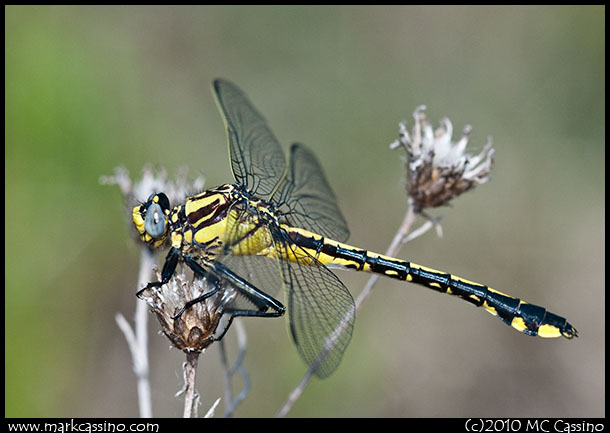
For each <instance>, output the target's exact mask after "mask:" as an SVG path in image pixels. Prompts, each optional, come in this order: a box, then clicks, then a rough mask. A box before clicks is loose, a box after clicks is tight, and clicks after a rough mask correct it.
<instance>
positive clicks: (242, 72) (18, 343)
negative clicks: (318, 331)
mask: <svg viewBox="0 0 610 433" xmlns="http://www.w3.org/2000/svg"><path fill="white" fill-rule="evenodd" d="M604 13H605V9H604V7H602V6H589V7H567V6H566V7H440V6H437V7H413V6H404V7H399V6H392V7H320V6H310V7H277V6H271V7H243V6H239V7H238V6H229V7H209V6H202V7H160V6H159V7H90V6H87V7H40V6H27V7H22V6H8V7H5V24H6V30H5V36H6V41H5V49H6V54H5V72H6V79H5V91H6V97H5V109H6V114H5V120H6V130H5V140H6V150H5V168H6V174H5V180H6V187H5V205H6V210H5V216H6V223H5V234H6V241H5V242H6V243H5V251H6V259H5V264H6V276H5V281H6V292H5V301H6V303H5V337H6V342H5V351H6V352H5V379H6V385H5V399H6V400H5V401H6V402H5V414H6V416H9V417H13V416H46V417H55V416H60V417H87V416H104V417H106V416H110V417H112V416H137V413H138V412H137V400H136V381H135V377H134V374H133V372H132V361H131V358H130V354H129V350H128V348H127V345H126V343H125V340H124V338H123V335H122V334H121V332H120V331H119V329H118V328H117V326H116V324H115V321H114V316H115V314H116V313H117V312H121V313H123V314H124V315H125V316H126V317H128V318H131V317H132V314H133V311H134V305H135V303H136V298H135V296H134V294H135V292H136V290H137V287H136V278H137V266H138V247H137V246H136V245H135V243H134V242H133V240H132V239H131V238H130V237H129V233H130V232H129V227H128V226H127V222H128V215H126V214H125V212H124V208H123V205H122V198H121V195H120V193H119V189H118V188H117V187H109V186H101V185H100V184H99V183H98V178H99V177H100V176H101V175H105V174H111V173H112V171H113V169H114V167H116V166H118V165H124V166H125V167H127V168H128V169H129V170H130V172H131V174H132V176H133V177H138V176H139V173H140V170H141V168H142V167H143V165H144V164H145V163H149V162H150V163H154V164H162V165H164V166H165V167H167V169H168V171H169V172H170V174H172V175H173V174H174V173H175V172H176V170H177V169H178V167H180V166H184V165H187V166H188V167H189V168H190V170H191V172H195V173H203V174H204V175H205V176H206V179H207V180H206V185H207V186H214V185H217V184H220V183H225V182H228V181H231V180H232V178H231V174H230V170H229V164H228V160H227V151H226V144H225V137H224V132H223V126H222V122H221V120H220V117H219V115H218V113H217V111H216V108H215V105H214V102H213V98H212V95H211V93H210V90H209V86H210V83H211V80H212V79H213V78H215V77H224V78H227V79H230V80H232V81H234V82H235V83H237V84H238V85H239V86H240V87H242V88H243V89H244V90H245V92H246V93H247V94H248V95H249V97H250V98H251V100H252V101H254V103H255V104H256V106H257V107H258V108H259V109H260V110H261V111H262V112H263V113H264V115H265V116H266V118H267V119H268V120H269V123H270V124H271V126H272V128H273V129H274V131H275V132H276V135H277V136H278V138H279V139H280V140H281V141H282V143H284V145H285V146H286V148H287V147H288V145H289V144H290V143H291V142H293V141H301V142H304V143H306V144H308V145H309V146H310V147H312V148H313V149H314V150H315V152H316V153H317V155H318V156H319V157H320V159H321V160H322V162H323V166H324V168H325V169H326V171H327V174H328V178H329V181H330V183H331V185H332V186H333V187H334V189H335V192H336V193H337V196H338V197H339V200H340V205H341V208H342V209H343V210H344V213H345V215H346V218H347V220H348V222H349V225H350V228H351V231H352V236H351V238H350V243H352V244H354V245H358V246H362V247H365V248H367V249H370V250H373V251H379V252H383V251H384V250H385V249H386V247H387V245H388V244H389V242H390V240H391V239H392V237H393V235H394V232H395V230H396V229H397V228H398V225H399V224H400V222H401V220H402V217H403V214H404V211H405V208H406V199H405V195H404V190H403V182H404V175H405V174H404V168H403V163H402V161H401V157H402V156H403V155H402V153H401V152H392V151H390V150H389V148H388V144H389V143H390V142H392V141H393V140H395V139H396V137H397V133H398V122H399V121H401V120H404V119H407V120H408V121H409V125H412V118H411V113H412V112H413V110H414V109H415V107H416V106H417V105H419V104H426V105H427V106H428V111H427V114H428V117H429V119H430V120H431V121H432V122H433V124H434V125H435V126H436V125H438V121H439V119H440V118H441V117H443V116H449V117H450V118H451V120H452V121H453V124H454V130H455V131H456V134H459V133H460V132H461V130H462V128H463V126H464V125H465V124H472V125H473V135H472V138H471V144H470V146H471V147H472V148H473V150H475V151H476V150H478V149H480V147H481V146H482V145H483V144H484V143H485V141H486V138H487V136H488V135H492V136H493V138H494V142H495V147H496V167H495V169H494V171H493V179H492V181H491V182H490V183H488V184H486V185H483V186H480V187H479V188H477V190H475V191H474V192H471V193H468V194H466V195H465V196H463V197H461V198H460V199H458V200H457V201H456V202H454V206H453V207H452V208H443V209H438V210H435V211H434V212H432V213H433V214H434V215H442V216H443V220H442V224H443V228H444V237H443V238H442V239H439V238H437V237H436V236H435V235H434V234H433V233H428V234H427V235H426V236H424V237H422V238H419V239H417V240H416V241H415V242H413V243H411V244H409V245H408V246H407V247H405V248H403V249H402V251H401V252H400V254H399V255H400V257H402V258H405V259H409V260H412V261H414V262H416V263H421V264H425V265H428V266H431V267H436V268H439V269H444V270H447V271H450V272H453V273H455V274H457V275H460V276H463V277H466V278H469V279H472V280H475V281H480V282H482V283H487V284H489V285H491V286H492V287H494V288H496V289H498V290H501V291H505V292H507V293H510V294H512V295H514V296H517V297H521V298H524V299H526V300H528V301H530V302H533V303H536V304H539V305H543V306H546V307H548V308H549V309H550V310H551V311H553V312H556V313H558V314H561V315H564V316H566V317H567V318H568V319H569V320H570V322H571V323H572V324H574V326H576V328H577V329H578V330H579V332H580V338H578V339H576V340H574V341H565V340H561V341H560V340H542V339H537V338H530V337H527V336H524V335H521V334H519V333H517V332H515V331H514V330H511V329H510V328H509V327H507V326H505V325H503V324H502V323H500V322H499V321H498V320H497V319H494V318H492V317H491V316H489V315H488V314H486V313H485V312H483V311H480V310H476V309H474V308H473V307H472V306H469V305H467V304H466V303H464V302H462V301H458V300H456V299H454V298H452V297H450V296H440V295H438V294H435V293H434V292H432V291H429V290H426V289H423V288H420V287H418V286H414V285H406V284H400V283H398V282H394V281H391V280H387V279H384V280H382V281H380V282H379V283H378V284H377V286H376V288H375V292H374V293H373V295H372V296H371V297H370V298H369V299H368V300H367V301H366V303H365V304H364V307H363V309H362V310H361V311H360V312H359V314H358V317H357V322H356V328H355V333H354V337H353V340H352V342H351V345H350V347H349V348H348V350H347V352H346V354H345V357H344V360H343V362H342V365H341V366H340V368H339V369H338V371H337V372H336V373H335V374H334V375H333V376H331V377H330V378H329V379H326V380H324V381H320V380H314V381H313V382H312V383H311V384H310V386H309V387H308V388H307V389H306V391H305V393H304V395H303V396H302V397H301V399H300V400H299V401H298V402H297V403H296V404H295V406H294V408H293V411H292V412H291V413H290V415H291V416H383V417H385V416H392V417H420V416H426V417H438V416H443V417H447V416H452V417H453V416H457V417H475V416H476V417H479V416H485V417H487V416H489V417H515V416H521V417H601V416H604V415H605V409H604V407H605V385H604V384H605V308H604V301H605V295H604V289H605V284H604V281H605V270H604V258H605V242H604V235H605V223H604V217H605V201H604V192H605V190H604V177H605V166H604V162H603V161H604V157H605V146H604V136H605V127H604V119H605V105H604V102H605V101H604V94H605V78H604V74H605V67H604V55H605V54H604V49H605V45H604V33H605V19H604ZM340 277H341V278H342V279H343V281H344V282H345V283H346V285H347V286H348V287H349V288H350V289H351V290H352V291H353V293H354V295H357V294H358V293H359V291H360V290H361V288H362V286H363V285H364V283H365V281H366V279H367V276H366V275H360V274H355V273H354V274H351V273H346V272H343V273H341V274H340ZM244 323H245V325H246V328H247V333H248V353H247V357H246V361H245V362H246V368H247V370H248V372H249V375H250V378H251V381H252V389H251V391H250V394H249V395H248V397H247V398H246V400H245V401H244V402H243V403H242V404H241V405H240V406H239V407H238V409H237V411H236V414H235V415H236V416H240V417H241V416H243V417H247V416H256V417H258V416H273V415H274V414H275V413H276V411H277V410H278V409H279V407H280V406H281V404H282V403H283V402H284V400H285V399H286V397H287V396H288V393H289V392H290V391H291V390H292V388H293V387H294V386H295V385H296V384H297V382H298V381H299V380H300V378H301V376H302V374H303V372H304V370H305V367H304V365H303V363H302V362H301V360H300V358H299V357H298V354H297V351H296V349H295V348H294V347H293V346H292V343H291V341H290V339H289V337H288V335H287V334H286V331H285V319H275V320H256V319H249V320H248V319H246V320H244ZM158 329H159V327H158V324H157V323H156V322H155V321H154V319H152V317H151V321H150V332H151V336H150V339H151V341H150V358H151V374H152V394H153V414H154V415H155V416H180V415H181V413H182V409H181V406H182V400H181V399H178V398H175V397H174V396H173V394H174V392H175V391H177V390H178V389H179V388H180V387H181V385H182V372H181V363H182V362H183V360H184V356H183V354H182V353H181V352H179V351H177V350H175V349H172V350H168V341H167V340H166V339H165V338H164V337H162V336H159V335H157V331H158ZM227 343H228V346H229V347H230V348H233V347H234V343H235V336H234V335H233V334H232V333H231V334H229V335H228V336H227ZM231 354H232V355H234V351H233V350H232V351H231ZM240 387H241V382H240V381H239V380H237V381H236V383H235V387H234V390H235V392H236V393H237V392H239V389H240ZM198 389H199V392H200V393H201V402H202V409H201V412H202V413H203V412H205V410H206V409H207V408H208V407H209V406H210V405H211V404H212V402H213V401H214V400H216V398H217V397H221V396H223V385H222V375H221V371H220V367H219V354H218V348H217V347H215V346H212V347H210V348H209V349H208V351H207V352H206V353H205V354H204V355H202V356H201V360H200V366H199V372H198ZM221 412H222V403H221V409H219V413H221Z"/></svg>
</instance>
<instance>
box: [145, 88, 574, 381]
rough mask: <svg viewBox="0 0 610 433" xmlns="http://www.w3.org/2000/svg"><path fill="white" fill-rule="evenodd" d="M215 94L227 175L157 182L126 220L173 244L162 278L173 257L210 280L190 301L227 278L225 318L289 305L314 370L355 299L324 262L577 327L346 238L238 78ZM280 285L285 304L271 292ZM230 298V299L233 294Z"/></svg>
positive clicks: (314, 168)
mask: <svg viewBox="0 0 610 433" xmlns="http://www.w3.org/2000/svg"><path fill="white" fill-rule="evenodd" d="M213 92H214V95H215V97H216V101H217V104H218V107H219V109H220V112H221V114H222V117H223V119H224V123H225V127H226V133H227V137H228V143H229V155H230V160H231V168H232V171H233V176H234V178H235V183H234V184H227V185H222V186H219V187H216V188H212V189H209V190H207V191H204V192H202V193H200V194H197V195H194V196H192V197H188V198H187V199H186V201H185V203H183V204H179V205H177V206H174V207H171V206H170V203H169V200H168V198H167V196H166V195H165V194H164V193H162V192H157V193H154V194H152V195H151V196H150V197H149V199H148V200H147V201H146V202H145V203H143V204H140V205H137V206H135V207H134V209H133V222H134V223H135V226H136V228H137V230H138V232H139V234H140V237H141V239H142V241H143V242H145V243H146V244H148V245H149V246H150V247H152V248H157V247H161V246H163V245H166V244H169V245H170V249H169V253H168V254H167V257H166V259H165V264H164V266H163V269H162V272H161V277H162V278H161V281H156V282H151V283H149V284H148V285H147V286H146V287H145V288H144V289H142V290H141V291H140V292H139V293H141V292H142V291H144V290H146V289H149V288H151V287H159V286H161V285H163V284H165V283H167V282H168V281H169V280H170V279H171V277H172V275H173V274H174V271H175V269H176V266H177V264H178V263H179V262H183V263H185V264H186V265H187V266H188V267H189V268H190V269H192V270H193V272H194V273H195V275H197V276H199V277H205V278H206V279H208V281H212V282H213V283H214V284H213V286H212V288H211V289H210V291H209V292H207V293H205V294H204V295H203V296H200V297H199V298H196V299H193V300H192V301H190V302H188V303H187V304H186V305H185V306H184V307H183V308H182V310H180V311H176V316H175V317H176V318H177V317H179V316H180V315H181V314H182V313H183V312H184V311H185V310H186V309H187V308H190V307H191V306H192V305H194V304H196V303H198V302H201V301H203V300H204V299H206V298H208V297H210V296H212V295H214V294H216V293H218V292H219V291H220V290H224V289H225V288H226V287H231V288H232V290H234V291H235V292H237V293H238V294H239V295H241V296H238V297H237V298H235V299H236V300H231V301H230V303H228V304H227V305H226V306H224V310H223V311H224V314H228V315H229V320H228V325H227V326H226V327H225V329H224V330H223V331H222V333H221V335H219V336H215V337H214V338H215V339H216V340H219V339H221V338H222V336H223V335H224V333H225V332H226V330H227V329H228V327H229V325H230V323H231V320H232V319H233V318H234V317H238V316H255V317H278V316H282V315H283V314H284V313H287V314H288V318H289V329H290V333H291V335H292V338H293V340H294V343H295V345H296V347H297V348H298V351H299V353H300V355H301V356H302V358H303V359H304V360H305V362H307V363H308V364H309V365H310V366H311V367H313V368H314V369H315V372H316V374H317V375H318V376H320V377H325V376H328V375H329V374H330V373H332V372H333V371H334V370H335V368H336V367H337V365H338V364H339V362H340V360H341V357H342V355H343V352H344V351H345V348H346V346H347V345H348V343H349V340H350V338H351V334H352V329H353V324H354V319H355V306H354V301H353V298H352V296H351V295H350V292H349V291H348V290H347V288H346V287H345V285H343V283H342V282H341V281H340V280H339V278H337V276H336V275H335V274H334V273H333V272H332V271H331V270H330V269H329V267H341V268H347V269H352V270H355V271H364V272H372V273H377V274H382V275H385V276H388V277H391V278H396V279H399V280H403V281H407V282H412V283H416V284H420V285H423V286H425V287H428V288H430V289H433V290H436V291H439V292H442V293H449V294H451V295H454V296H457V297H459V298H462V299H464V300H466V301H468V302H470V303H471V304H474V305H476V306H477V307H483V308H484V309H485V310H486V311H488V312H489V313H491V314H493V315H494V316H497V317H499V318H500V319H501V320H502V321H503V322H504V323H506V324H508V325H510V326H512V327H513V328H515V329H517V330H519V331H521V332H523V333H525V334H528V335H538V336H540V337H544V338H554V337H560V336H563V337H566V338H572V337H575V336H577V332H576V329H574V328H573V327H572V325H570V324H569V323H568V322H567V320H566V319H565V318H563V317H560V316H557V315H555V314H553V313H551V312H549V311H547V310H546V309H545V308H543V307H539V306H537V305H533V304H529V303H527V302H524V301H522V300H520V299H518V298H514V297H512V296H509V295H506V294H504V293H501V292H499V291H497V290H494V289H492V288H490V287H487V286H485V285H483V284H478V283H475V282H472V281H468V280H465V279H463V278H460V277H457V276H455V275H452V274H449V273H446V272H442V271H437V270H434V269H430V268H427V267H425V266H420V265H417V264H415V263H411V262H408V261H405V260H400V259H396V258H392V257H387V256H384V255H381V254H377V253H373V252H371V251H367V250H365V249H362V248H356V247H353V246H350V245H347V244H345V243H344V242H345V241H346V240H347V238H348V237H349V230H348V228H347V224H346V222H345V219H344V217H343V215H342V214H341V211H340V210H339V208H338V207H337V202H336V198H335V195H334V194H333V192H332V190H331V188H330V187H329V185H328V182H327V181H326V178H325V176H324V173H323V171H322V169H321V167H320V164H319V162H318V160H317V159H316V157H315V156H314V155H313V153H312V152H311V151H310V150H309V149H307V148H306V147H305V146H303V145H301V144H293V145H292V146H291V148H290V158H289V160H288V164H287V162H286V159H285V157H284V153H283V151H282V148H281V146H280V144H279V143H278V141H277V139H276V138H275V136H274V134H273V132H272V131H271V129H270V128H269V126H268V125H267V122H266V121H265V119H264V118H263V116H262V115H261V114H260V113H259V112H258V111H257V110H256V109H255V108H254V107H253V106H252V104H251V103H250V102H249V100H248V99H247V97H246V96H245V95H244V93H243V92H242V91H241V90H240V89H239V88H237V87H236V86H235V85H234V84H232V83H230V82H228V81H224V80H216V81H214V83H213ZM281 289H283V290H284V292H285V299H286V302H287V307H284V305H283V304H282V303H280V301H278V300H277V299H275V298H274V296H277V295H276V294H277V293H278V292H279V291H280V290H281ZM231 299H233V298H231Z"/></svg>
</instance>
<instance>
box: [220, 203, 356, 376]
mask: <svg viewBox="0 0 610 433" xmlns="http://www.w3.org/2000/svg"><path fill="white" fill-rule="evenodd" d="M227 239H228V241H227V243H226V245H225V248H224V251H223V254H221V255H220V257H218V258H217V260H219V261H220V262H221V263H223V264H224V265H225V266H227V267H228V268H230V269H231V271H232V272H234V273H235V274H237V275H238V276H240V277H241V278H243V279H244V280H247V281H248V282H250V283H252V284H253V285H254V286H255V287H256V288H257V289H259V290H261V291H263V292H265V293H267V294H269V295H271V296H274V295H275V294H276V293H277V292H278V291H279V289H280V288H281V287H283V288H284V291H285V297H286V303H287V305H286V309H287V314H288V318H289V322H288V324H289V330H290V335H291V336H292V339H293V341H294V343H295V345H296V347H297V349H298V351H299V353H300V355H301V357H302V358H303V359H304V360H305V362H306V363H307V364H308V365H309V366H311V367H312V368H313V369H314V370H315V372H316V374H317V375H318V376H319V377H326V376H328V375H330V374H331V373H332V372H333V371H334V370H335V369H336V368H337V366H338V365H339V362H340V361H341V357H342V355H343V352H344V351H345V349H346V347H347V345H348V343H349V341H350V339H351V335H352V330H353V327H354V320H355V311H356V309H355V305H354V300H353V298H352V296H351V294H350V293H349V291H348V290H347V288H346V287H345V286H344V285H343V283H342V282H341V281H340V280H339V278H337V276H336V275H335V274H333V273H332V272H331V271H330V270H328V269H327V268H326V267H325V266H324V265H323V264H321V263H320V262H319V261H318V260H316V259H315V258H314V257H313V256H311V255H310V254H308V253H307V252H306V251H305V250H303V249H302V248H301V247H299V246H298V245H296V244H294V243H293V242H292V240H291V239H290V238H289V236H288V235H287V234H285V232H284V231H283V230H282V229H281V228H280V227H278V226H276V225H274V224H263V223H262V222H261V220H260V217H259V216H258V215H256V211H255V210H253V209H252V208H250V207H248V206H247V205H246V204H238V205H236V206H235V207H234V208H233V209H232V210H231V212H230V214H229V220H228V224H227ZM270 251H273V254H270V255H273V256H274V257H273V258H272V257H268V256H265V255H262V254H264V253H265V252H270ZM257 252H258V253H259V254H261V255H258V256H256V255H253V254H257Z"/></svg>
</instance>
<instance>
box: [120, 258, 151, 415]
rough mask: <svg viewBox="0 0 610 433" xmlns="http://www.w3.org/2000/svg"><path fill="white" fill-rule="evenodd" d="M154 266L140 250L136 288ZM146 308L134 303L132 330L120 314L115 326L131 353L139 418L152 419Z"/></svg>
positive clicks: (142, 303) (141, 303) (148, 276)
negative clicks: (122, 335)
mask: <svg viewBox="0 0 610 433" xmlns="http://www.w3.org/2000/svg"><path fill="white" fill-rule="evenodd" d="M153 264H154V258H153V256H152V254H150V252H149V251H147V250H146V249H142V253H141V254H140V271H139V275H138V287H142V286H143V285H144V284H146V283H147V282H148V281H150V278H151V270H152V267H153ZM147 313H148V308H147V306H146V303H145V302H136V312H135V315H134V328H132V327H131V325H130V324H129V322H128V321H127V319H125V317H123V315H122V314H120V313H119V314H117V315H116V317H115V319H116V322H117V325H118V326H119V328H120V329H121V331H122V332H123V334H124V335H125V340H126V341H127V345H128V346H129V350H130V351H131V359H132V360H133V371H134V373H135V374H136V377H137V380H138V406H139V410H140V417H141V418H151V417H152V403H151V397H150V381H149V367H148V366H149V364H148V314H147Z"/></svg>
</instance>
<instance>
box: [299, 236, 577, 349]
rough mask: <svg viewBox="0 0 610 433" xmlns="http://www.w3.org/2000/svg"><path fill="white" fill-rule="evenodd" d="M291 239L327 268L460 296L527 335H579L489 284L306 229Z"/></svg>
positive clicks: (548, 314) (540, 309)
mask: <svg viewBox="0 0 610 433" xmlns="http://www.w3.org/2000/svg"><path fill="white" fill-rule="evenodd" d="M289 236H290V237H291V239H292V241H293V242H295V243H296V244H298V245H299V246H300V247H301V248H303V249H305V250H306V251H307V252H308V253H309V254H310V255H311V256H313V257H315V258H316V259H317V260H318V261H319V262H321V263H323V264H325V265H327V266H331V267H332V266H338V267H343V268H348V269H353V270H356V271H363V272H371V273H375V274H381V275H385V276H387V277H390V278H395V279H398V280H401V281H407V282H412V283H415V284H419V285H422V286H425V287H427V288H429V289H433V290H436V291H438V292H441V293H447V294H450V295H453V296H457V297H459V298H461V299H463V300H465V301H468V302H470V303H471V304H473V305H475V306H477V307H483V308H484V309H485V310H486V311H487V312H489V313H491V314H492V315H494V316H497V317H498V318H500V320H502V321H503V322H504V323H506V324H507V325H509V326H512V327H513V328H515V329H516V330H518V331H520V332H523V333H524V334H527V335H533V336H536V335H537V336H539V337H543V338H556V337H560V336H563V337H566V338H572V337H575V336H576V335H577V333H576V329H574V328H573V327H572V325H570V324H569V323H568V322H567V320H566V319H565V318H563V317H561V316H557V315H556V314H553V313H551V312H550V311H547V310H546V309H545V308H543V307H540V306H538V305H533V304H529V303H527V302H525V301H522V300H521V299H519V298H514V297H512V296H510V295H507V294H505V293H502V292H499V291H497V290H494V289H492V288H490V287H488V286H486V285H483V284H478V283H475V282H472V281H469V280H466V279H464V278H461V277H458V276H455V275H452V274H449V273H446V272H443V271H438V270H435V269H431V268H428V267H425V266H421V265H418V264H415V263H411V262H408V261H405V260H400V259H396V258H393V257H388V256H384V255H381V254H377V253H374V252H371V251H367V250H364V249H360V248H357V247H353V246H350V245H346V244H343V243H340V242H336V241H334V240H331V239H326V238H324V237H323V236H321V235H317V234H314V233H311V232H308V231H306V230H302V229H295V228H290V229H289ZM288 259H290V258H288Z"/></svg>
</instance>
